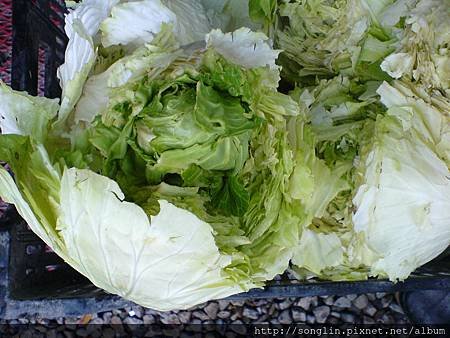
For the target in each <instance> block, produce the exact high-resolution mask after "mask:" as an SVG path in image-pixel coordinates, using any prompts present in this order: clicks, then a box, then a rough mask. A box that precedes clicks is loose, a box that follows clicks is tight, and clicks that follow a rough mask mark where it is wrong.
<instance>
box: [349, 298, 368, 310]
mask: <svg viewBox="0 0 450 338" xmlns="http://www.w3.org/2000/svg"><path fill="white" fill-rule="evenodd" d="M353 305H354V306H355V307H356V308H357V309H359V310H362V309H364V308H366V307H367V305H369V299H368V298H367V296H366V295H360V296H358V297H357V298H356V299H355V300H353Z"/></svg>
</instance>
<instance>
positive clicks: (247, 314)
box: [242, 306, 259, 319]
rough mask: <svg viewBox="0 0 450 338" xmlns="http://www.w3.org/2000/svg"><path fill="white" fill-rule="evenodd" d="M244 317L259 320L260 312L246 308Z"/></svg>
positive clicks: (243, 312)
mask: <svg viewBox="0 0 450 338" xmlns="http://www.w3.org/2000/svg"><path fill="white" fill-rule="evenodd" d="M242 315H243V316H244V317H246V318H249V319H258V317H259V312H258V311H256V310H255V309H253V308H250V307H247V306H246V307H244V311H242Z"/></svg>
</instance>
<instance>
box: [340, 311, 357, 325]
mask: <svg viewBox="0 0 450 338" xmlns="http://www.w3.org/2000/svg"><path fill="white" fill-rule="evenodd" d="M341 319H342V321H343V322H345V323H355V316H354V315H353V314H352V313H349V312H342V313H341Z"/></svg>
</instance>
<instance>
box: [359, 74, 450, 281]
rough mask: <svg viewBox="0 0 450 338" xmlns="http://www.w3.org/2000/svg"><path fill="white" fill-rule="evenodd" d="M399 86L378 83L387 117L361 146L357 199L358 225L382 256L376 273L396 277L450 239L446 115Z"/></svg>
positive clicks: (375, 265) (374, 266) (401, 277)
mask: <svg viewBox="0 0 450 338" xmlns="http://www.w3.org/2000/svg"><path fill="white" fill-rule="evenodd" d="M394 85H395V88H394V87H392V86H390V85H388V84H387V83H384V84H383V85H382V86H381V87H380V89H379V90H378V92H379V94H380V95H381V100H382V102H383V103H384V104H385V105H386V106H387V107H388V108H389V109H388V111H387V115H388V116H386V117H384V118H379V119H378V120H377V124H376V131H375V137H374V139H373V140H371V141H370V143H371V144H370V145H367V146H366V148H365V149H364V150H363V152H362V157H361V165H360V169H359V174H358V175H359V177H361V178H362V180H363V184H361V185H360V186H359V188H358V190H357V192H356V195H355V197H354V201H353V202H354V204H355V206H356V212H355V213H354V216H353V222H354V228H355V231H357V232H362V233H363V234H364V237H365V241H366V243H367V246H368V247H369V248H370V249H371V250H373V251H374V252H375V253H376V254H377V255H378V256H379V257H380V258H379V259H378V260H376V261H375V262H374V263H373V264H372V269H371V273H372V274H373V275H379V276H385V275H387V276H388V277H389V279H390V280H393V281H395V280H404V279H405V278H407V277H408V276H409V274H410V273H411V272H412V271H414V270H415V269H416V268H418V267H419V266H421V265H423V264H425V263H427V262H429V261H430V260H432V259H433V258H435V257H436V256H438V255H439V254H440V253H442V252H443V251H444V250H445V249H446V248H447V247H448V246H449V245H450V225H449V222H448V221H449V219H450V180H449V177H450V171H449V168H448V164H446V162H445V161H444V159H443V158H442V157H440V156H439V154H438V148H437V144H439V143H440V142H442V138H441V136H440V135H439V133H440V130H441V123H442V122H443V121H444V120H443V119H444V118H445V117H444V115H443V114H442V113H441V112H440V111H439V110H437V109H436V107H434V106H433V105H432V104H429V103H426V102H424V101H423V100H422V99H420V98H418V97H414V96H410V97H408V96H407V95H405V91H406V88H407V85H405V84H401V83H399V82H397V83H395V84H394ZM410 94H412V92H411V91H410ZM446 123H448V120H447V122H446Z"/></svg>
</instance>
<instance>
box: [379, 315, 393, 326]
mask: <svg viewBox="0 0 450 338" xmlns="http://www.w3.org/2000/svg"><path fill="white" fill-rule="evenodd" d="M381 322H382V323H383V324H394V323H395V321H394V317H392V316H391V315H388V314H384V315H383V317H381Z"/></svg>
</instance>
